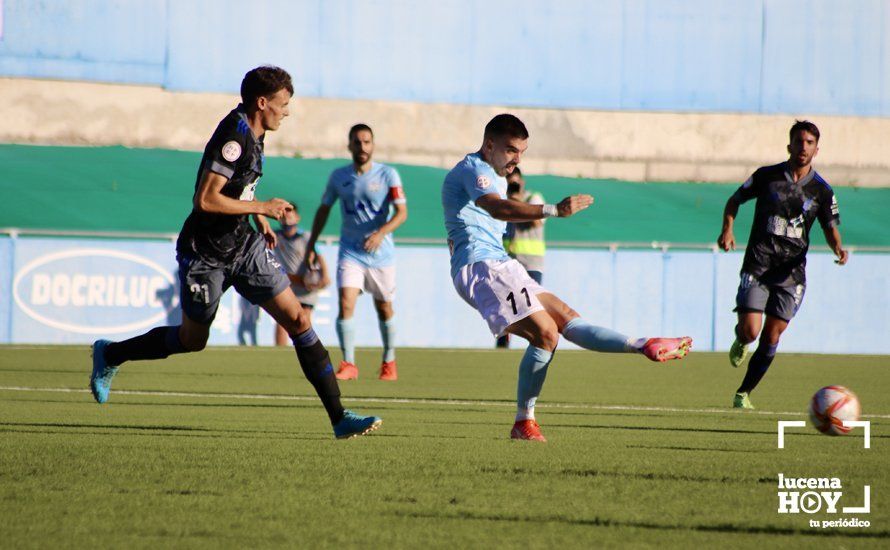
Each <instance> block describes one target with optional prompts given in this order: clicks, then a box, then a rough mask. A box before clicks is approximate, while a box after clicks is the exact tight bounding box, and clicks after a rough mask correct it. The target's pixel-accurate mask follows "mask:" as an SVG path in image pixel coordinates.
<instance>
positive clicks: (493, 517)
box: [394, 511, 890, 539]
mask: <svg viewBox="0 0 890 550" xmlns="http://www.w3.org/2000/svg"><path fill="white" fill-rule="evenodd" d="M394 515H396V516H398V517H407V518H418V519H436V520H441V519H454V520H460V521H465V520H468V519H469V520H479V521H506V522H514V523H524V524H527V525H535V524H541V523H557V524H564V525H580V526H589V527H616V528H632V529H652V530H658V531H693V532H706V533H734V534H750V535H776V536H782V537H789V536H793V537H798V536H812V537H830V538H834V537H837V538H855V539H886V538H890V531H886V530H882V531H871V530H861V531H833V530H816V529H799V528H792V527H779V526H774V525H732V524H729V523H721V524H698V525H671V524H659V523H653V522H646V521H623V520H613V519H608V518H600V517H598V516H595V517H592V518H568V517H565V516H561V515H551V516H540V515H539V516H519V515H506V514H482V513H476V512H459V511H456V512H450V511H442V512H438V513H432V512H395V513H394Z"/></svg>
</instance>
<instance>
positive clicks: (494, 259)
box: [442, 114, 692, 441]
mask: <svg viewBox="0 0 890 550" xmlns="http://www.w3.org/2000/svg"><path fill="white" fill-rule="evenodd" d="M527 148H528V131H527V130H526V128H525V125H524V124H523V123H522V121H521V120H519V119H518V118H516V117H515V116H513V115H509V114H502V115H498V116H496V117H494V118H493V119H491V121H490V122H489V123H488V124H487V125H486V126H485V134H484V136H483V142H482V148H481V149H480V150H479V151H478V152H476V153H472V154H470V155H467V156H466V157H465V158H464V159H463V160H462V161H460V162H459V163H458V164H457V166H455V167H454V168H453V169H452V170H451V172H449V173H448V175H447V176H445V183H444V184H443V185H442V205H443V206H444V209H445V228H446V229H447V231H448V246H449V248H450V249H451V277H452V280H453V282H454V287H455V289H456V290H457V293H458V294H459V295H460V297H461V298H463V299H464V301H466V302H467V303H468V304H470V305H471V306H472V307H474V308H476V310H477V311H479V313H480V314H481V315H482V317H483V318H484V319H485V321H486V322H487V323H488V327H489V328H490V329H491V332H492V333H493V334H494V335H495V336H500V335H502V334H505V333H509V334H513V335H516V336H519V337H521V338H525V339H526V340H528V342H529V346H528V348H527V349H526V351H525V355H524V356H523V357H522V360H521V361H520V363H519V383H518V387H517V412H516V423H515V424H514V425H513V430H512V431H511V432H510V437H512V438H513V439H528V440H534V441H546V439H545V438H544V436H543V435H542V434H541V430H540V427H539V426H538V423H537V422H536V421H535V402H536V401H537V399H538V395H540V393H541V388H542V387H543V385H544V378H545V377H546V375H547V367H548V366H549V365H550V361H551V360H552V359H553V353H554V352H555V351H556V346H557V344H558V343H559V335H560V334H562V335H563V336H564V337H565V338H566V339H567V340H569V341H570V342H573V343H575V344H577V345H579V346H581V347H583V348H586V349H589V350H593V351H602V352H612V353H641V354H643V355H645V356H646V357H648V358H649V359H651V360H652V361H659V362H661V361H668V360H670V359H680V358H682V357H685V356H686V354H687V353H689V350H690V348H691V346H692V339H691V338H689V337H683V338H629V337H627V336H625V335H623V334H619V333H617V332H615V331H613V330H610V329H607V328H603V327H597V326H593V325H591V324H590V323H587V322H586V321H584V320H583V319H582V318H581V317H580V316H579V315H578V313H577V312H575V311H574V310H573V309H572V308H570V307H569V306H568V305H566V304H565V303H564V302H563V301H562V300H560V299H559V298H557V297H556V296H555V295H554V294H552V293H550V292H548V291H547V290H546V289H544V288H543V287H542V286H541V285H539V284H538V283H536V282H535V281H534V280H533V279H532V278H531V277H530V276H529V275H528V273H527V272H526V271H525V269H524V268H523V267H522V265H520V264H519V262H517V261H516V260H513V259H510V257H509V256H508V255H507V252H506V251H505V250H504V247H503V244H502V240H501V237H502V235H503V233H504V228H505V226H506V222H527V221H531V220H540V219H543V218H548V217H554V216H555V217H560V218H565V217H568V216H571V215H573V214H576V213H578V212H580V211H581V210H584V209H585V208H587V207H589V206H590V205H591V204H593V197H591V196H590V195H573V196H571V197H567V198H565V199H563V200H562V201H561V202H560V203H559V204H545V205H533V204H527V203H523V202H519V201H511V200H507V198H506V190H507V181H506V179H505V177H506V176H507V174H509V173H511V172H512V171H513V169H514V168H515V167H516V166H517V165H518V164H519V162H520V160H521V158H522V154H523V153H524V152H525V150H526V149H527Z"/></svg>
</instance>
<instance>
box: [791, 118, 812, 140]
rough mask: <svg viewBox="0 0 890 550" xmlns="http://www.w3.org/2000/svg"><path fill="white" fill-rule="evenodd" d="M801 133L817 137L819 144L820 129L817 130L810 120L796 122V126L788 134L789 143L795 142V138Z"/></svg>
mask: <svg viewBox="0 0 890 550" xmlns="http://www.w3.org/2000/svg"><path fill="white" fill-rule="evenodd" d="M800 131H804V132H809V133H811V134H813V135H814V136H816V143H819V128H816V125H815V124H813V123H812V122H810V121H809V120H795V121H794V126H792V127H791V130H790V131H789V132H788V142H789V143H791V142H792V141H794V136H795V135H796V134H797V133H798V132H800Z"/></svg>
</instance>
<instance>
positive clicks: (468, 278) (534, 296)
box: [454, 260, 547, 336]
mask: <svg viewBox="0 0 890 550" xmlns="http://www.w3.org/2000/svg"><path fill="white" fill-rule="evenodd" d="M454 288H455V289H456V290H457V293H458V294H459V295H460V297H461V298H463V299H464V301H465V302H466V303H468V304H470V305H471V306H473V307H474V308H476V311H478V312H479V313H480V314H481V315H482V318H483V319H485V322H486V323H488V328H489V330H491V333H492V334H494V335H495V336H501V335H502V334H504V331H505V330H506V329H507V327H509V326H510V325H512V324H513V323H515V322H517V321H521V320H522V319H525V318H526V317H528V316H529V315H531V314H532V313H535V312H536V311H543V310H544V306H542V305H541V301H540V300H538V294H540V293H542V292H547V291H546V290H545V289H544V287H542V286H541V285H539V284H538V283H536V282H535V280H534V279H532V278H531V277H529V275H528V272H527V271H526V270H525V268H524V267H522V264H520V263H519V262H517V261H516V260H502V261H495V260H485V261H481V262H476V263H472V264H469V265H465V266H463V267H462V268H460V271H459V272H458V273H457V275H456V276H455V277H454Z"/></svg>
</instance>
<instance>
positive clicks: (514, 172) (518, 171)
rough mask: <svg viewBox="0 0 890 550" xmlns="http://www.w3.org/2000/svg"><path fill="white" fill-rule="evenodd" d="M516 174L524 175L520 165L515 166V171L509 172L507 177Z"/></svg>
mask: <svg viewBox="0 0 890 550" xmlns="http://www.w3.org/2000/svg"><path fill="white" fill-rule="evenodd" d="M514 175H515V176H519V177H520V178H521V177H522V170H520V169H519V167H518V166H514V167H513V171H512V172H510V173H509V174H507V177H508V178H509V177H510V176H514Z"/></svg>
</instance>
